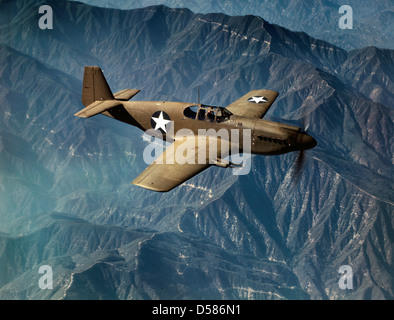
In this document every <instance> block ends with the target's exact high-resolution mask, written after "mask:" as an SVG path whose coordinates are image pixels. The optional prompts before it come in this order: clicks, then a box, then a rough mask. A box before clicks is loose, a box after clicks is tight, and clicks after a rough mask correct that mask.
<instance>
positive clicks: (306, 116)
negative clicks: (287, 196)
mask: <svg viewBox="0 0 394 320" xmlns="http://www.w3.org/2000/svg"><path fill="white" fill-rule="evenodd" d="M303 111H304V112H303V114H302V117H301V122H302V128H301V131H302V132H303V133H306V132H307V131H308V129H309V124H310V113H306V110H305V108H304V109H303ZM304 165H305V151H304V150H300V151H299V152H298V154H297V157H296V158H295V163H294V170H293V184H295V185H296V184H298V182H299V181H300V177H301V171H302V170H303V168H304Z"/></svg>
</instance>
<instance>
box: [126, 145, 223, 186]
mask: <svg viewBox="0 0 394 320" xmlns="http://www.w3.org/2000/svg"><path fill="white" fill-rule="evenodd" d="M199 139H200V138H198V137H187V138H186V137H185V138H184V139H180V140H175V141H174V142H173V143H172V144H171V145H170V146H169V147H168V148H167V149H166V150H164V152H163V153H162V154H161V155H160V156H159V157H157V159H156V160H155V161H154V162H153V163H152V164H151V165H150V166H149V167H147V168H146V169H145V170H144V171H143V172H142V173H141V174H140V175H139V176H138V177H137V178H136V179H135V180H134V181H133V184H135V185H137V186H140V187H142V188H145V189H149V190H154V191H161V192H166V191H170V190H171V189H173V188H175V187H176V186H178V185H180V184H181V183H183V182H185V181H186V180H188V179H190V178H191V177H193V176H195V175H196V174H198V173H200V172H201V171H203V170H205V169H207V168H208V167H209V166H210V163H209V159H208V158H209V156H208V153H209V152H208V151H207V152H204V155H203V157H204V158H205V159H204V160H205V163H202V164H198V162H199V161H198V160H199V159H198V152H197V151H196V150H198V147H196V146H197V145H198V140H199ZM207 140H208V139H207ZM200 141H201V140H200ZM219 149H220V148H219ZM205 150H209V148H206V149H205ZM219 151H220V150H219ZM201 162H204V161H201V159H200V163H201Z"/></svg>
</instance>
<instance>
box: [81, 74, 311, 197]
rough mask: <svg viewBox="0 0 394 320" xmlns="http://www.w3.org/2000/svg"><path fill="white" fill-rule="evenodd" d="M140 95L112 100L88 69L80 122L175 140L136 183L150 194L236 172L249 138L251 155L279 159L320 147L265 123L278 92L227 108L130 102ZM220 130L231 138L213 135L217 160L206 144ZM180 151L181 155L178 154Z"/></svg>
mask: <svg viewBox="0 0 394 320" xmlns="http://www.w3.org/2000/svg"><path fill="white" fill-rule="evenodd" d="M138 92H140V90H138V89H125V90H122V91H120V92H117V93H115V94H113V93H112V91H111V89H110V87H109V85H108V83H107V81H106V79H105V77H104V75H103V73H102V71H101V69H100V68H99V67H97V66H93V67H91V66H87V67H85V70H84V79H83V88H82V103H83V105H84V106H85V108H84V109H82V110H80V111H79V112H77V113H76V114H75V116H78V117H81V118H89V117H92V116H95V115H97V114H103V115H105V116H108V117H111V118H114V119H116V120H119V121H122V122H125V123H128V124H130V125H133V126H136V127H138V128H140V129H141V130H143V131H146V132H150V133H151V134H152V135H154V134H155V132H156V133H157V134H158V136H160V137H162V138H163V139H166V141H169V138H170V141H173V142H172V144H171V145H170V146H169V147H167V148H166V149H165V150H164V151H163V153H162V154H161V155H160V156H158V157H157V159H156V160H155V161H154V162H153V163H151V164H150V165H149V166H148V167H147V168H146V169H145V170H144V171H143V172H142V173H141V174H140V175H139V176H138V177H137V178H136V179H135V180H134V181H133V182H132V183H133V184H135V185H137V186H140V187H143V188H146V189H149V190H153V191H160V192H167V191H170V190H172V189H173V188H175V187H177V186H178V185H180V184H182V183H183V182H185V181H186V180H188V179H190V178H191V177H193V176H195V175H197V174H198V173H200V172H202V171H203V170H205V169H207V168H208V167H210V166H211V165H216V166H219V167H224V168H227V167H234V166H237V165H238V164H234V163H232V162H230V161H226V160H224V158H225V157H226V156H228V155H230V154H231V150H234V149H233V148H232V146H233V144H235V143H236V144H237V146H238V149H237V150H238V151H239V152H240V153H242V152H244V151H245V150H244V149H245V146H244V144H243V142H242V141H244V140H243V139H242V138H244V137H246V135H247V136H248V137H249V139H250V150H248V151H249V152H250V153H251V154H259V155H279V154H284V153H287V152H291V151H301V152H302V151H304V150H307V149H310V148H313V147H315V146H316V144H317V143H316V141H315V139H314V138H312V137H311V136H310V135H308V134H307V133H306V132H305V131H304V130H303V129H302V128H300V127H296V126H291V125H288V124H283V123H277V122H272V121H267V120H263V119H262V118H263V117H264V115H265V114H266V113H267V111H268V109H269V108H270V107H271V105H272V103H273V102H274V101H275V99H276V98H277V97H278V95H279V93H278V92H275V91H271V90H252V91H250V92H248V93H247V94H245V95H244V96H242V97H241V98H239V99H238V100H236V101H234V102H233V103H231V104H230V105H228V106H227V107H225V108H223V107H217V106H208V105H204V104H200V103H186V102H167V101H128V100H130V99H131V98H132V97H134V96H135V95H136V94H137V93H138ZM203 129H204V130H203ZM212 129H213V130H212ZM179 130H182V132H188V133H189V134H186V135H189V137H188V139H185V136H184V135H183V136H182V138H179V139H177V135H175V134H174V133H176V132H178V131H179ZM220 130H221V132H223V130H224V132H229V134H227V135H221V136H212V135H210V137H209V139H212V138H213V139H215V140H216V143H217V145H216V150H215V151H216V152H215V153H214V154H212V152H210V151H209V148H207V141H208V139H204V138H206V137H204V133H205V132H219V131H220ZM234 130H236V131H237V132H238V133H239V135H238V136H237V141H235V140H234V141H232V140H231V139H233V138H232V137H233V136H232V135H231V134H230V131H234ZM201 132H203V134H202V133H201ZM169 135H171V136H170V137H169ZM223 136H224V137H225V138H223ZM190 137H191V138H190ZM223 140H226V141H225V142H227V143H228V144H229V145H230V147H228V148H227V149H226V148H223V145H222V143H223ZM180 149H182V150H181V152H177V151H179V150H180ZM191 149H192V150H197V149H199V151H201V150H203V157H202V158H203V159H201V152H197V153H196V152H194V153H190V155H189V153H188V151H189V150H191ZM185 152H186V153H187V156H186V157H189V159H187V160H191V161H184V159H182V160H183V161H177V160H180V159H177V157H178V158H179V157H180V156H183V157H184V156H185ZM169 154H173V155H175V161H165V159H167V158H168V155H169ZM197 154H198V155H197ZM190 157H192V159H190ZM163 159H164V160H163Z"/></svg>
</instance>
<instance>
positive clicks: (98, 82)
mask: <svg viewBox="0 0 394 320" xmlns="http://www.w3.org/2000/svg"><path fill="white" fill-rule="evenodd" d="M111 99H115V98H114V96H113V94H112V91H111V89H110V87H109V85H108V83H107V80H105V77H104V75H103V72H102V71H101V69H100V68H99V67H85V72H84V75H83V86H82V103H83V105H84V106H85V107H87V106H88V105H90V104H91V103H93V102H95V101H104V100H111Z"/></svg>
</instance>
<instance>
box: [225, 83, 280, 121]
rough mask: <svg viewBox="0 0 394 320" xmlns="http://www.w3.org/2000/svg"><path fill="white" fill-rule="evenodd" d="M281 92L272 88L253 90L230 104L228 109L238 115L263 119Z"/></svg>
mask: <svg viewBox="0 0 394 320" xmlns="http://www.w3.org/2000/svg"><path fill="white" fill-rule="evenodd" d="M278 95H279V93H278V92H276V91H272V90H253V91H250V92H248V93H247V94H245V95H244V96H243V97H241V98H239V99H238V100H236V101H234V102H233V103H232V104H230V105H228V106H227V108H226V109H228V110H229V111H231V113H233V114H235V115H237V116H243V117H247V118H258V119H261V118H262V117H264V115H265V114H266V113H267V111H268V109H269V108H270V107H271V105H272V103H273V102H274V101H275V99H276V98H277V97H278Z"/></svg>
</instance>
